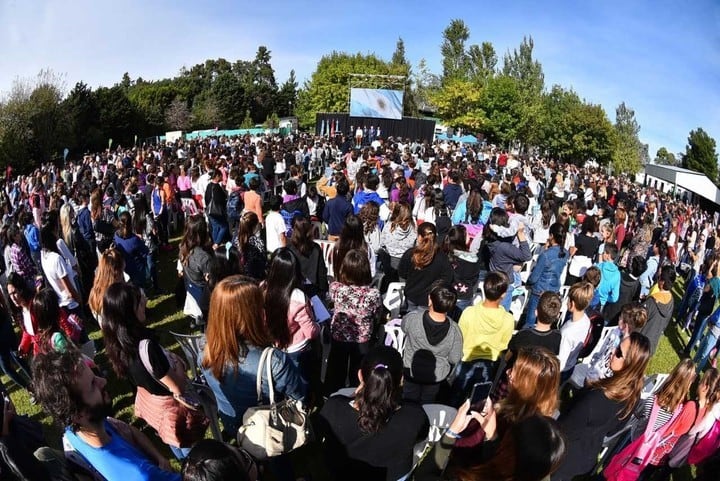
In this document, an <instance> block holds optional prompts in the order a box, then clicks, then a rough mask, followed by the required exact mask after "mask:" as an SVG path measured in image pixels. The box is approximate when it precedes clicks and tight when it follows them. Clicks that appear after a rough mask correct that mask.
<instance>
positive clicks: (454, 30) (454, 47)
mask: <svg viewBox="0 0 720 481" xmlns="http://www.w3.org/2000/svg"><path fill="white" fill-rule="evenodd" d="M468 38H470V29H469V28H468V27H467V25H465V22H464V21H462V20H460V19H454V20H451V21H450V25H448V26H447V28H446V29H445V30H444V31H443V42H442V45H441V46H440V53H441V54H442V66H443V74H442V83H443V84H445V83H447V82H449V81H451V80H453V79H465V78H467V74H468V59H467V52H465V42H467V40H468Z"/></svg>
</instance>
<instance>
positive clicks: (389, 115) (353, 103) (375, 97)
mask: <svg viewBox="0 0 720 481" xmlns="http://www.w3.org/2000/svg"><path fill="white" fill-rule="evenodd" d="M402 110H403V91H402V90H384V89H350V116H351V117H372V118H378V119H395V120H402Z"/></svg>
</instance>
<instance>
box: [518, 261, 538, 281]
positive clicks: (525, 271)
mask: <svg viewBox="0 0 720 481" xmlns="http://www.w3.org/2000/svg"><path fill="white" fill-rule="evenodd" d="M537 259H538V256H536V255H535V256H532V259H530V260H529V261H527V262H526V263H525V264H523V266H522V269H521V270H520V279H522V282H523V284H525V283H526V282H527V280H528V278H529V277H530V273H532V270H533V267H535V264H537Z"/></svg>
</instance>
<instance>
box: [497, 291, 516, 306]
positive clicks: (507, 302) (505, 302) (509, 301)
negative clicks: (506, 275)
mask: <svg viewBox="0 0 720 481" xmlns="http://www.w3.org/2000/svg"><path fill="white" fill-rule="evenodd" d="M514 290H515V288H514V287H513V286H508V290H507V292H506V293H505V297H503V300H502V302H501V303H500V305H501V306H503V307H504V308H505V310H506V311H508V312H510V305H511V304H512V297H513V291H514Z"/></svg>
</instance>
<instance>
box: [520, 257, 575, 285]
mask: <svg viewBox="0 0 720 481" xmlns="http://www.w3.org/2000/svg"><path fill="white" fill-rule="evenodd" d="M563 253H564V254H565V255H564V256H563V257H560V246H552V247H550V248H546V249H543V251H542V252H541V253H540V255H539V256H538V260H537V264H535V267H533V270H532V272H531V273H530V277H528V280H527V282H526V284H527V285H528V286H530V287H531V289H532V293H533V294H535V295H540V294H542V293H543V292H545V291H552V292H558V291H560V275H561V274H562V270H563V268H564V267H565V265H566V264H567V263H568V260H569V258H570V256H569V254H568V252H567V251H565V250H564V249H563Z"/></svg>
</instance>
